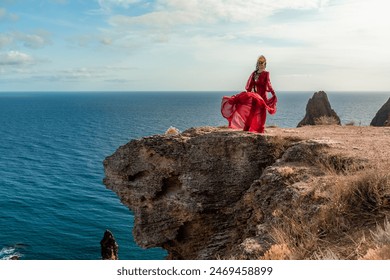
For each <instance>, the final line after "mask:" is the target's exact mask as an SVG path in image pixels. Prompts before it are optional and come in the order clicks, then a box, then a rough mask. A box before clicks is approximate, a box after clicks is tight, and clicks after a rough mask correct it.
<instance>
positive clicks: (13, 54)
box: [0, 51, 34, 66]
mask: <svg viewBox="0 0 390 280" xmlns="http://www.w3.org/2000/svg"><path fill="white" fill-rule="evenodd" d="M32 63H34V59H33V58H32V57H31V56H30V55H28V54H26V53H22V52H19V51H9V52H7V53H0V65H2V66H21V65H27V64H32Z"/></svg>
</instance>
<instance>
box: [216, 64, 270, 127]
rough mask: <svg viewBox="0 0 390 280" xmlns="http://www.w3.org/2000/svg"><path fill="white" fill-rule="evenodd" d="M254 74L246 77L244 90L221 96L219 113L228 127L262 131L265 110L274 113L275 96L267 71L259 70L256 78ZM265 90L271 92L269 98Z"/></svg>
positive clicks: (265, 115) (265, 114)
mask: <svg viewBox="0 0 390 280" xmlns="http://www.w3.org/2000/svg"><path fill="white" fill-rule="evenodd" d="M254 74H255V72H253V73H252V75H251V76H250V77H249V79H248V82H247V84H246V87H245V89H246V91H243V92H241V93H239V94H236V95H233V96H224V97H223V98H222V104H221V113H222V116H223V117H224V118H226V119H227V120H228V122H229V127H230V128H233V129H242V130H245V131H251V132H257V133H263V132H264V125H265V120H266V117H267V112H268V113H270V114H275V113H276V102H277V98H276V95H275V91H274V90H273V88H272V85H271V82H270V79H269V72H267V71H263V72H261V73H260V75H259V77H258V79H257V80H255V79H254ZM267 92H271V93H272V97H271V98H270V99H268V98H267Z"/></svg>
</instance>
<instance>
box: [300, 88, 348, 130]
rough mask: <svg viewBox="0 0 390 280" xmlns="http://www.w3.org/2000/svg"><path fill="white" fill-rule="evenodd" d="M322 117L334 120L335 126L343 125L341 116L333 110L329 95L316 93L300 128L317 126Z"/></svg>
mask: <svg viewBox="0 0 390 280" xmlns="http://www.w3.org/2000/svg"><path fill="white" fill-rule="evenodd" d="M321 117H328V118H334V121H335V124H341V122H340V118H339V116H338V115H337V114H336V112H335V111H334V110H333V109H332V108H331V106H330V103H329V99H328V96H327V94H326V93H325V92H324V91H319V92H316V93H314V95H313V97H312V98H310V99H309V101H308V103H307V105H306V115H305V117H304V118H303V119H302V120H301V121H300V122H299V124H298V127H301V126H304V125H316V124H318V122H319V121H318V120H319V119H320V118H321Z"/></svg>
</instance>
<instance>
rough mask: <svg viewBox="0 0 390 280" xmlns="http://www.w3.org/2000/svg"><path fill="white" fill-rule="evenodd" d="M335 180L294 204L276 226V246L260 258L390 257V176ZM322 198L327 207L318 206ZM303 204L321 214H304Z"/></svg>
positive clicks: (363, 175) (372, 173)
mask: <svg viewBox="0 0 390 280" xmlns="http://www.w3.org/2000/svg"><path fill="white" fill-rule="evenodd" d="M331 178H333V181H331V182H328V183H327V184H325V185H321V186H318V188H317V189H315V190H312V191H311V192H308V193H307V194H306V195H305V196H304V197H302V199H301V200H300V201H299V200H298V201H297V202H296V205H291V208H292V209H294V210H293V211H291V212H290V213H288V214H289V215H285V216H283V217H282V221H279V222H278V224H277V225H275V227H274V230H273V232H272V239H273V240H274V242H275V243H274V245H272V246H271V247H270V249H269V250H268V251H267V252H266V253H265V254H264V255H263V256H262V257H261V259H284V260H286V259H321V260H324V259H333V260H335V259H359V258H360V259H389V258H390V224H389V223H388V222H387V221H386V215H388V214H390V175H388V174H386V173H381V174H378V173H377V172H375V170H371V171H361V172H358V174H352V175H351V176H347V177H346V176H345V175H343V176H341V175H340V176H338V178H337V177H335V176H331ZM318 198H322V199H323V200H325V203H322V204H320V205H318V206H315V204H316V199H317V200H318ZM304 200H307V201H312V203H313V209H317V210H315V211H312V212H310V211H308V210H307V209H304V207H303V206H302V205H304V204H305V203H307V201H306V202H304V203H303V201H304ZM314 206H315V207H314ZM383 221H386V222H385V225H384V226H383V227H379V226H378V227H377V229H376V231H375V232H373V233H372V234H371V235H370V234H368V237H367V238H366V234H367V233H369V232H370V229H372V228H373V227H375V226H376V224H377V223H383Z"/></svg>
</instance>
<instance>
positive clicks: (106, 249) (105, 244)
mask: <svg viewBox="0 0 390 280" xmlns="http://www.w3.org/2000/svg"><path fill="white" fill-rule="evenodd" d="M100 247H101V255H102V260H117V259H118V244H117V243H116V240H115V238H114V235H113V234H112V233H111V231H109V230H106V231H105V232H104V235H103V239H102V240H101V241H100Z"/></svg>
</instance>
